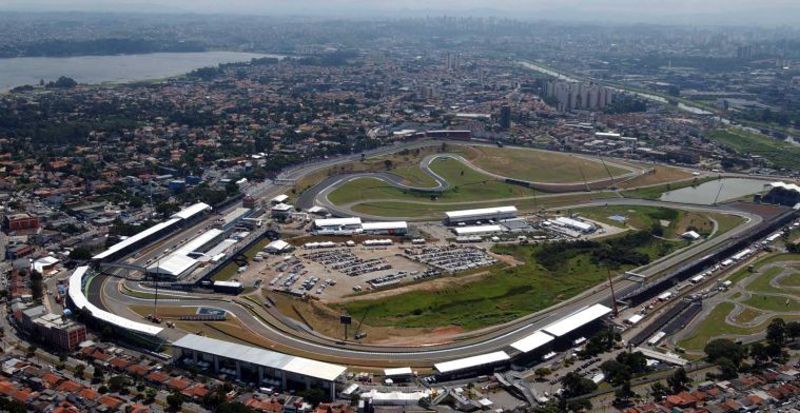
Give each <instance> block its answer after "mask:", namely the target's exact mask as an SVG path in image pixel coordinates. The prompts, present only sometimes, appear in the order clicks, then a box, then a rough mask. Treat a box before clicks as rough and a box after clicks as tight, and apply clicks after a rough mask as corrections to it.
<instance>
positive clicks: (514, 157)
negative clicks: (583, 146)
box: [451, 146, 629, 183]
mask: <svg viewBox="0 0 800 413" xmlns="http://www.w3.org/2000/svg"><path fill="white" fill-rule="evenodd" d="M451 151H452V152H457V153H459V154H461V155H462V156H464V157H465V158H467V159H469V160H470V162H472V163H474V164H475V165H476V166H478V167H479V168H481V169H483V170H484V171H487V172H490V173H493V174H497V175H500V176H506V177H509V178H515V179H521V180H525V181H533V182H554V183H563V182H581V181H583V180H590V181H591V180H597V179H604V178H608V177H609V172H610V173H611V175H613V176H622V175H625V174H627V173H628V172H629V171H628V170H626V169H623V168H619V167H617V166H614V165H612V164H608V163H606V167H608V170H606V167H604V166H603V163H602V162H601V161H600V160H599V159H596V160H595V159H586V158H584V157H580V156H576V155H571V154H567V153H558V152H547V151H537V150H528V149H519V148H516V149H515V148H497V147H489V146H474V147H465V146H454V147H451Z"/></svg>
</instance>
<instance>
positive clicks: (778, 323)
mask: <svg viewBox="0 0 800 413" xmlns="http://www.w3.org/2000/svg"><path fill="white" fill-rule="evenodd" d="M767 342H769V343H770V344H774V345H776V346H780V347H783V345H784V344H785V343H786V322H785V321H783V319H782V318H776V319H774V320H772V322H770V323H769V325H768V326H767Z"/></svg>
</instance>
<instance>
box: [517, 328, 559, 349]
mask: <svg viewBox="0 0 800 413" xmlns="http://www.w3.org/2000/svg"><path fill="white" fill-rule="evenodd" d="M553 340H555V338H553V336H551V335H550V334H547V333H545V332H543V331H542V330H536V331H535V332H534V333H533V334H531V335H529V336H527V337H524V338H522V339H520V340H517V341H515V342H513V343H511V347H513V348H514V349H516V350H519V351H521V352H523V353H528V352H530V351H533V350H536V349H537V348H540V347H542V346H544V345H545V344H547V343H549V342H551V341H553Z"/></svg>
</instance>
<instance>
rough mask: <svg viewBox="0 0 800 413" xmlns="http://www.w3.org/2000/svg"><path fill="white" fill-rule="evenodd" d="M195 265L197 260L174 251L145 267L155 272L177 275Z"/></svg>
mask: <svg viewBox="0 0 800 413" xmlns="http://www.w3.org/2000/svg"><path fill="white" fill-rule="evenodd" d="M195 265H197V260H195V259H194V258H191V257H187V256H186V255H183V254H179V253H174V254H171V255H170V256H168V257H167V258H164V259H162V260H159V261H157V262H156V263H155V264H153V265H151V266H149V267H147V271H149V272H151V273H157V274H166V275H171V276H173V277H178V276H180V275H181V274H183V273H185V272H186V271H189V270H190V269H192V267H194V266H195Z"/></svg>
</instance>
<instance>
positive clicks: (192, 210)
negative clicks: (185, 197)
mask: <svg viewBox="0 0 800 413" xmlns="http://www.w3.org/2000/svg"><path fill="white" fill-rule="evenodd" d="M205 211H211V205H208V204H206V203H204V202H198V203H196V204H194V205H191V206H189V207H186V208H184V209H182V210H180V211H178V212H177V213H175V215H173V216H172V217H173V218H180V219H189V218H191V217H193V216H195V215H197V214H199V213H202V212H205Z"/></svg>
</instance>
